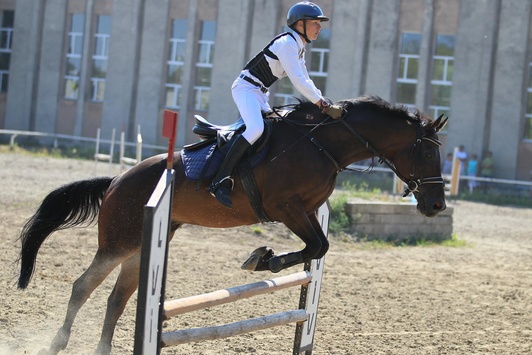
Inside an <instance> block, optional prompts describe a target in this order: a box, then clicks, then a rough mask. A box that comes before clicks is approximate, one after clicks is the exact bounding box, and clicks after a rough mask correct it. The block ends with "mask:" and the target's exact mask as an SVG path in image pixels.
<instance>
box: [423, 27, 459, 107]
mask: <svg viewBox="0 0 532 355" xmlns="http://www.w3.org/2000/svg"><path fill="white" fill-rule="evenodd" d="M454 40H455V37H454V36H450V35H437V36H436V48H435V51H434V52H435V53H434V57H433V61H432V68H433V74H432V80H431V82H430V83H431V100H430V105H429V112H430V114H431V116H432V117H438V116H439V115H441V114H444V115H449V108H450V106H451V88H452V84H453V65H454Z"/></svg>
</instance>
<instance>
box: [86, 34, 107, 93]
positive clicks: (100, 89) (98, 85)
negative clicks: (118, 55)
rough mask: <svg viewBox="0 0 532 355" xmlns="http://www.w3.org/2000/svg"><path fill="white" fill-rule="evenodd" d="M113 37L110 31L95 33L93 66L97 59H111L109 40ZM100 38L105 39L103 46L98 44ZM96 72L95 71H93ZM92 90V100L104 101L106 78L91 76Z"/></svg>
mask: <svg viewBox="0 0 532 355" xmlns="http://www.w3.org/2000/svg"><path fill="white" fill-rule="evenodd" d="M110 39H111V34H110V33H98V32H96V33H94V51H95V52H94V53H93V54H92V61H93V67H94V62H95V61H97V60H101V61H106V62H107V61H108V60H109V42H110ZM98 40H102V41H103V45H102V46H101V48H98V47H97V46H96V43H98ZM93 74H94V73H93ZM90 80H91V85H92V91H91V95H90V100H91V101H92V102H102V101H103V100H104V95H105V81H106V79H105V78H97V77H91V79H90Z"/></svg>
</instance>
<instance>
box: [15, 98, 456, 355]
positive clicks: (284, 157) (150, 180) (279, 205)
mask: <svg viewBox="0 0 532 355" xmlns="http://www.w3.org/2000/svg"><path fill="white" fill-rule="evenodd" d="M338 104H339V105H341V106H343V108H344V109H345V115H344V117H342V118H341V119H339V120H332V119H330V118H328V117H327V116H325V115H323V114H322V113H321V112H320V110H319V109H318V108H317V107H316V106H315V105H313V104H307V103H302V104H299V105H298V106H297V107H295V109H294V110H293V111H292V112H291V113H289V114H288V115H287V116H286V117H284V118H279V119H278V120H276V121H275V122H273V123H272V130H271V137H270V139H269V142H268V144H269V148H268V152H267V154H266V156H265V159H264V160H263V162H262V163H260V164H259V165H257V166H256V167H254V168H253V173H254V177H255V180H256V184H257V186H258V190H259V191H260V195H261V198H262V204H263V210H264V213H265V215H266V216H267V217H268V218H269V219H270V220H271V221H279V222H282V223H284V224H285V225H286V227H288V228H289V229H290V230H291V231H293V232H294V233H295V234H296V235H297V236H298V237H299V238H301V240H302V241H303V242H304V243H305V247H304V249H302V250H300V251H296V252H292V253H287V254H284V255H282V257H281V256H279V255H275V254H274V253H273V251H271V250H266V251H265V253H263V254H261V255H258V256H257V255H255V259H254V261H253V262H252V263H251V265H252V267H251V268H253V269H255V270H271V271H273V272H277V271H279V270H281V269H284V268H287V267H290V266H293V265H296V264H300V263H304V262H306V261H308V260H311V259H313V258H320V257H322V256H323V255H324V254H325V253H326V252H327V249H328V247H329V243H328V241H327V239H326V237H325V235H324V234H323V232H322V230H321V227H320V224H319V222H318V220H317V217H316V214H315V211H316V210H317V209H318V207H319V206H320V205H322V204H323V203H324V202H325V201H326V200H327V198H328V197H329V196H330V195H331V193H332V192H333V190H334V188H335V182H336V177H337V175H338V173H339V172H340V171H342V170H344V169H345V168H346V167H347V166H348V165H349V164H351V163H353V162H356V161H360V160H363V159H368V158H372V157H377V158H379V159H380V160H381V161H383V162H385V163H386V164H387V165H388V166H390V168H391V169H392V170H393V171H394V172H395V173H396V174H397V175H398V176H399V178H401V179H402V180H403V181H405V182H406V183H407V185H408V189H407V191H406V193H408V192H412V193H413V194H414V195H415V197H416V199H417V201H418V204H417V209H418V210H419V212H421V213H422V214H423V215H425V216H427V217H432V216H435V215H436V214H437V213H438V212H440V211H442V210H444V209H445V207H446V206H445V198H444V189H443V187H444V184H443V179H442V177H441V172H440V153H439V146H440V143H439V141H438V137H437V132H438V131H439V130H440V129H441V128H442V127H443V125H444V124H445V120H443V121H442V117H441V116H440V117H439V118H438V119H437V120H431V119H429V118H428V117H426V116H425V115H424V114H422V113H421V112H420V111H419V110H412V109H407V108H406V107H403V106H392V105H390V104H389V103H387V102H386V101H384V100H382V99H380V98H378V97H362V98H359V99H355V100H345V101H341V102H339V103H338ZM165 168H166V155H165V154H162V155H157V156H154V157H151V158H149V159H146V160H144V161H143V162H141V163H140V164H138V165H137V166H135V167H133V168H132V169H130V170H129V171H127V172H125V173H123V174H121V175H118V176H116V177H114V178H111V177H100V178H94V179H90V180H82V181H77V182H73V183H70V184H67V185H65V186H62V187H60V188H58V189H56V190H54V191H52V192H51V193H50V194H49V195H48V196H47V197H46V198H45V199H44V201H43V202H42V204H41V206H40V207H39V208H38V210H37V212H36V213H35V215H34V216H33V217H31V218H30V219H29V220H28V222H27V223H26V224H25V226H24V228H23V231H22V233H21V240H22V250H21V253H20V261H21V273H20V278H19V283H18V286H19V288H22V289H24V288H25V287H26V286H27V285H28V283H29V281H30V279H31V277H32V275H33V272H34V270H35V262H36V258H37V253H38V251H39V248H40V247H41V245H42V243H43V242H44V241H45V239H46V238H47V237H48V236H49V235H50V234H51V233H53V232H54V231H56V230H60V229H65V228H69V227H73V226H77V225H85V224H90V223H91V222H93V221H95V220H96V218H97V220H98V235H99V236H98V244H99V246H98V251H97V252H96V255H95V257H94V259H93V261H92V263H91V265H90V266H89V267H88V268H87V270H86V271H85V272H84V273H83V275H81V277H80V278H78V279H77V280H76V281H75V282H74V285H73V289H72V295H71V297H70V301H69V303H68V310H67V313H66V317H65V321H64V323H63V326H62V327H61V328H60V329H59V331H58V332H57V335H56V336H55V338H54V340H53V342H52V345H51V347H50V350H49V353H52V354H56V353H58V352H59V351H60V350H62V349H64V348H65V347H66V345H67V343H68V340H69V335H70V330H71V327H72V324H73V322H74V318H75V317H76V314H77V312H78V311H79V309H80V308H81V306H82V305H83V304H84V303H85V301H86V300H87V299H88V297H89V296H90V294H91V293H92V292H93V290H94V289H95V288H96V287H97V286H98V285H100V284H101V282H102V281H103V280H104V279H105V278H106V277H107V276H108V275H109V273H110V272H111V271H112V270H113V269H114V268H115V267H117V266H118V265H120V264H121V271H120V274H119V276H118V279H117V281H116V284H115V287H114V289H113V291H112V293H111V295H110V296H109V300H108V304H107V311H106V315H105V321H104V325H103V330H102V335H101V338H100V342H99V344H98V348H97V352H98V353H102V354H108V353H110V352H111V340H112V337H113V332H114V328H115V325H116V322H117V320H118V318H119V317H120V315H121V314H122V312H123V310H124V308H125V306H126V303H127V301H128V299H129V298H130V297H131V295H132V294H133V293H134V292H135V290H136V289H137V286H138V275H139V264H140V257H139V255H140V253H139V252H140V247H141V231H142V216H143V206H144V205H145V204H146V203H147V201H148V199H149V197H150V194H151V193H152V191H153V189H154V187H155V186H156V184H157V181H158V180H159V178H160V176H161V174H162V173H163V171H164V169H165ZM173 168H174V169H175V171H176V179H175V188H174V189H175V192H174V197H173V207H172V208H173V209H172V223H171V234H172V236H173V234H174V232H175V231H176V230H177V229H178V228H179V227H180V226H181V225H183V224H185V223H188V224H195V225H200V226H206V227H234V226H241V225H250V224H255V223H258V222H259V220H258V219H257V217H256V215H255V213H254V211H253V209H252V207H251V205H250V202H249V201H248V197H247V195H246V192H245V191H244V188H243V186H242V183H241V182H240V181H239V179H238V178H237V179H235V186H234V191H233V193H232V199H233V206H234V207H233V209H228V208H226V207H224V206H223V205H221V204H220V203H219V202H218V201H217V200H216V199H214V198H213V197H212V196H210V195H209V193H208V192H207V191H206V188H207V186H208V184H209V183H210V181H209V179H205V180H204V181H200V182H197V181H190V180H189V179H187V178H186V177H185V173H184V167H183V163H182V159H181V153H174V164H173ZM259 249H260V248H259ZM248 268H249V264H248Z"/></svg>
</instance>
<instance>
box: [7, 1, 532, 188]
mask: <svg viewBox="0 0 532 355" xmlns="http://www.w3.org/2000/svg"><path fill="white" fill-rule="evenodd" d="M295 2H296V1H295V0H47V1H27V0H0V14H1V17H0V26H1V27H0V91H1V92H0V128H4V129H18V130H35V131H42V132H53V133H63V134H71V135H81V136H87V137H94V136H95V135H96V130H97V128H98V127H101V129H102V135H103V136H104V137H105V135H106V134H107V135H108V136H110V133H106V132H110V131H111V130H112V129H113V128H116V129H117V130H120V129H123V130H125V132H126V134H127V136H128V137H129V139H128V140H133V139H132V137H134V133H135V127H136V126H137V125H139V124H140V125H141V127H142V134H143V139H144V142H146V143H147V144H157V145H166V142H165V141H164V140H163V139H162V137H161V134H160V132H161V124H162V112H163V110H164V109H165V108H169V109H172V110H176V111H179V113H180V116H179V117H180V120H179V123H178V140H177V145H178V146H180V145H183V144H186V143H190V142H193V141H195V140H196V138H195V136H194V135H193V134H192V133H191V125H192V124H193V116H194V114H201V115H203V116H205V117H207V118H209V119H210V120H212V121H215V122H218V123H220V124H224V123H230V122H232V121H234V120H235V119H236V118H237V115H238V113H237V110H236V107H235V105H234V103H233V101H232V98H231V93H230V87H231V84H232V82H233V80H234V78H235V77H236V76H237V74H238V73H239V72H240V70H241V69H242V67H243V66H244V65H245V63H246V62H247V61H248V60H249V59H250V58H251V57H252V56H253V55H254V54H255V53H256V52H258V51H259V50H260V49H262V47H263V46H264V45H266V44H267V43H268V42H269V40H270V39H271V38H272V37H273V36H274V35H276V34H277V33H279V32H281V31H282V30H283V27H284V26H286V13H287V11H288V9H289V8H290V6H292V5H293V4H294V3H295ZM317 2H318V4H319V5H320V6H321V7H322V9H323V10H324V12H325V13H326V14H327V15H328V16H330V18H331V22H329V23H325V24H324V29H323V30H322V34H321V35H320V38H319V39H318V41H315V43H313V44H312V45H309V48H308V50H307V53H306V56H307V57H306V60H307V65H308V67H309V71H310V73H311V76H312V78H313V80H314V81H315V82H316V83H317V86H318V87H320V88H321V89H322V91H323V92H324V94H325V95H326V96H327V97H330V98H332V99H333V100H339V99H343V98H352V97H356V96H359V95H362V94H365V93H371V94H376V95H379V96H381V97H383V98H384V99H386V100H389V101H391V102H397V103H404V104H408V105H415V106H417V107H419V108H422V109H423V110H425V111H427V112H429V113H430V114H432V115H434V116H437V115H439V114H440V113H443V114H446V115H449V116H450V120H449V125H448V126H447V129H446V131H445V132H443V134H441V138H442V140H443V141H444V146H443V147H442V154H445V153H447V152H448V151H452V148H453V147H455V146H458V145H460V144H463V145H465V147H466V150H467V152H469V153H470V154H471V153H476V154H477V155H479V157H482V156H483V154H484V153H485V152H486V151H488V150H490V151H493V155H494V160H495V176H496V177H499V178H508V179H521V180H528V179H530V177H531V170H532V75H531V65H532V64H531V63H532V53H531V46H530V44H531V39H532V30H531V26H530V24H531V13H532V2H531V1H530V0H512V1H509V0H322V1H317ZM293 95H294V92H293V89H292V87H291V85H290V83H289V81H288V79H283V80H282V81H280V82H278V83H276V84H275V86H274V87H273V88H272V90H271V97H270V98H271V100H270V101H271V103H272V104H279V103H285V102H287V101H290V100H292V96H293Z"/></svg>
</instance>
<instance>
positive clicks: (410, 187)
mask: <svg viewBox="0 0 532 355" xmlns="http://www.w3.org/2000/svg"><path fill="white" fill-rule="evenodd" d="M286 106H289V105H286ZM274 112H275V113H276V114H277V116H278V119H279V120H282V121H283V122H285V123H287V124H289V125H290V126H292V127H293V128H294V129H296V130H297V131H299V132H300V133H301V134H302V136H301V137H300V138H299V139H298V140H297V141H295V142H294V143H293V144H292V145H290V146H289V147H288V148H286V149H285V150H283V151H282V152H281V153H280V154H279V155H277V156H276V157H274V158H272V159H271V161H273V160H275V159H276V158H277V157H279V156H280V155H282V154H284V153H285V152H286V151H287V150H289V149H290V148H292V147H293V146H294V145H296V144H297V143H298V142H300V141H301V140H302V139H304V138H308V139H309V140H310V141H311V142H312V143H313V144H314V145H315V146H316V147H317V148H318V150H319V151H320V152H322V153H323V154H324V155H325V156H326V157H327V158H328V159H329V160H330V161H331V162H332V163H333V164H334V166H335V168H336V173H337V174H338V173H340V172H341V171H344V170H351V171H359V170H356V169H348V168H345V167H344V168H342V167H341V166H340V164H338V162H337V161H336V159H334V157H333V156H332V155H331V154H330V153H329V152H328V151H327V150H326V149H325V148H324V147H323V146H322V145H321V144H320V143H319V142H318V141H317V140H316V139H315V138H314V137H312V136H311V135H310V134H311V133H312V132H313V131H314V130H315V129H317V128H318V127H320V126H322V125H325V124H332V123H336V122H341V123H342V124H343V125H344V126H345V128H347V130H348V131H349V132H351V134H353V135H354V136H355V137H356V138H357V139H358V140H359V141H360V142H361V143H362V144H363V145H364V146H365V147H366V149H367V150H369V151H370V152H371V153H372V154H373V157H378V158H379V162H380V163H384V164H386V165H387V166H388V168H390V170H392V171H393V172H394V173H395V175H397V177H398V178H399V179H401V180H402V181H403V182H404V183H405V184H406V189H405V191H404V193H403V197H406V196H408V195H409V194H410V193H414V192H417V193H421V192H420V191H419V187H420V186H421V185H425V184H445V181H444V180H443V178H442V177H441V176H435V177H427V178H424V177H420V178H419V179H415V178H414V175H415V172H416V165H418V164H419V162H420V161H421V153H422V151H421V144H422V142H423V141H424V140H425V141H428V142H430V143H432V144H435V145H437V146H441V145H442V144H441V142H440V141H438V140H437V139H434V138H430V137H423V133H422V130H421V125H419V126H418V132H417V138H416V142H415V143H414V145H413V147H412V155H417V157H416V159H414V162H413V164H412V169H411V170H410V173H409V178H406V177H404V176H403V175H402V174H401V173H400V172H399V171H398V170H397V169H396V167H395V165H394V164H393V162H391V161H390V160H389V159H388V158H386V157H385V156H384V154H381V153H379V152H378V151H377V150H376V149H375V148H374V147H373V146H372V145H371V144H370V143H369V141H368V140H367V139H365V138H364V137H363V136H362V135H361V134H360V133H358V132H357V131H356V130H355V129H354V128H353V127H352V126H351V125H349V124H348V123H347V122H346V121H345V120H344V117H345V115H344V117H342V118H340V119H338V120H334V121H332V122H327V121H329V120H330V117H328V116H327V117H326V118H325V119H324V120H323V121H322V122H320V123H318V124H306V123H298V122H294V121H292V120H289V119H287V117H286V116H283V115H280V114H279V113H278V112H277V111H276V110H274ZM297 126H314V127H313V128H312V129H311V130H310V131H309V132H303V131H302V130H301V129H299V128H298V127H297ZM416 153H417V154H416ZM370 170H371V168H368V169H366V170H364V171H362V172H366V171H370ZM418 170H419V173H420V174H419V175H420V176H423V171H422V168H421V166H419V167H418ZM359 172H360V171H359Z"/></svg>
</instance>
